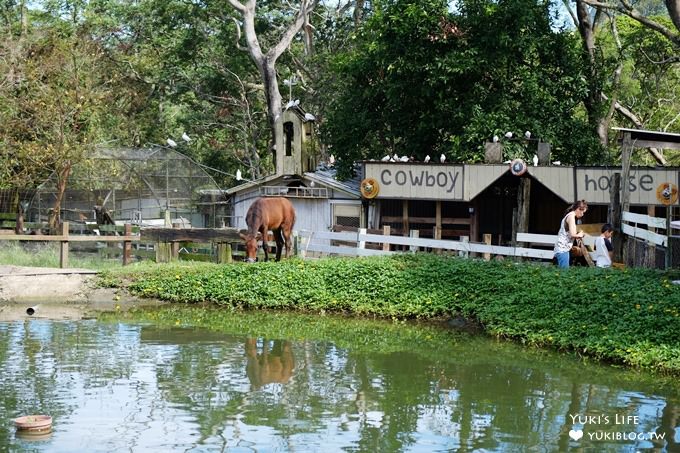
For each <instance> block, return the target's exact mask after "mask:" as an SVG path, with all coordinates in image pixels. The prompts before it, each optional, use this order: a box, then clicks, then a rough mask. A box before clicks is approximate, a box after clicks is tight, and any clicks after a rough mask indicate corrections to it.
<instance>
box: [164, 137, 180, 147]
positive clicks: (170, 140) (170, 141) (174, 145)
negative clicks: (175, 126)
mask: <svg viewBox="0 0 680 453" xmlns="http://www.w3.org/2000/svg"><path fill="white" fill-rule="evenodd" d="M166 143H167V144H168V146H170V147H171V148H176V147H177V142H175V141H174V140H173V139H171V138H169V139H167V140H166Z"/></svg>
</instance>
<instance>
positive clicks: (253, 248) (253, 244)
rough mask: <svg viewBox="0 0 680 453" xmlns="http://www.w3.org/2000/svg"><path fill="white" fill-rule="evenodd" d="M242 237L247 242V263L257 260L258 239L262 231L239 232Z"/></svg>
mask: <svg viewBox="0 0 680 453" xmlns="http://www.w3.org/2000/svg"><path fill="white" fill-rule="evenodd" d="M239 236H241V239H243V241H244V242H245V243H246V263H254V262H255V261H257V247H258V245H257V241H258V240H259V239H260V237H261V235H260V233H257V234H250V233H246V234H243V233H239Z"/></svg>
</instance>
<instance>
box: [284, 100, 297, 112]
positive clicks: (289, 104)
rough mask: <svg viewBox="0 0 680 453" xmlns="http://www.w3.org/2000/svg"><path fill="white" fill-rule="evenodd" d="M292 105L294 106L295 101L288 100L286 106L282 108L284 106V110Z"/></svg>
mask: <svg viewBox="0 0 680 453" xmlns="http://www.w3.org/2000/svg"><path fill="white" fill-rule="evenodd" d="M293 106H295V101H288V102H287V103H286V106H285V107H283V108H284V110H286V109H289V108H291V107H293Z"/></svg>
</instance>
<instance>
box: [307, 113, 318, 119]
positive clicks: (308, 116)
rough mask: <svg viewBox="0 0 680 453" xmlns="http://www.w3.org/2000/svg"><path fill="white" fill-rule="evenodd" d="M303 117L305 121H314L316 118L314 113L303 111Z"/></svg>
mask: <svg viewBox="0 0 680 453" xmlns="http://www.w3.org/2000/svg"><path fill="white" fill-rule="evenodd" d="M305 119H306V120H307V121H314V120H315V119H316V117H315V116H314V115H312V114H311V113H305Z"/></svg>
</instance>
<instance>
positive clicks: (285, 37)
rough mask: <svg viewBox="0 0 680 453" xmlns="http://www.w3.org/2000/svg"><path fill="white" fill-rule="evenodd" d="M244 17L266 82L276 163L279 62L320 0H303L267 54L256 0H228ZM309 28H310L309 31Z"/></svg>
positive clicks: (249, 42)
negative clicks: (259, 29) (257, 20)
mask: <svg viewBox="0 0 680 453" xmlns="http://www.w3.org/2000/svg"><path fill="white" fill-rule="evenodd" d="M227 1H228V2H229V4H230V5H231V6H233V7H234V8H235V9H236V10H237V11H238V12H239V13H241V17H242V18H243V31H244V34H245V39H246V44H247V46H248V52H249V53H250V57H251V58H252V60H253V61H254V62H255V65H256V66H257V69H258V70H259V72H260V76H261V77H262V81H263V82H264V95H265V98H266V100H267V120H268V122H269V127H270V129H271V142H270V149H271V150H272V151H273V154H274V156H273V157H274V165H275V166H276V154H275V149H274V145H275V143H276V134H277V132H276V120H277V119H278V118H279V117H280V116H281V112H282V109H281V92H280V91H279V84H278V80H277V75H276V61H277V60H278V58H279V57H280V56H281V54H283V52H285V51H286V49H288V47H289V46H290V44H291V43H292V42H293V38H295V36H296V35H297V34H298V33H299V32H300V30H301V29H302V27H303V25H305V24H308V23H309V14H310V13H311V12H312V10H313V9H314V8H315V7H316V5H317V3H318V0H300V9H299V10H298V13H297V14H296V16H295V19H294V20H293V22H291V23H290V25H288V28H287V29H286V30H285V31H284V32H283V34H282V35H281V38H280V39H279V42H278V43H276V44H275V45H274V46H272V47H271V48H270V49H269V50H268V51H267V52H266V53H264V52H263V51H262V48H261V47H260V42H259V39H258V37H257V32H256V31H255V10H256V7H257V1H256V0H248V1H247V2H244V3H240V2H239V1H238V0H227ZM306 31H309V30H306Z"/></svg>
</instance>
